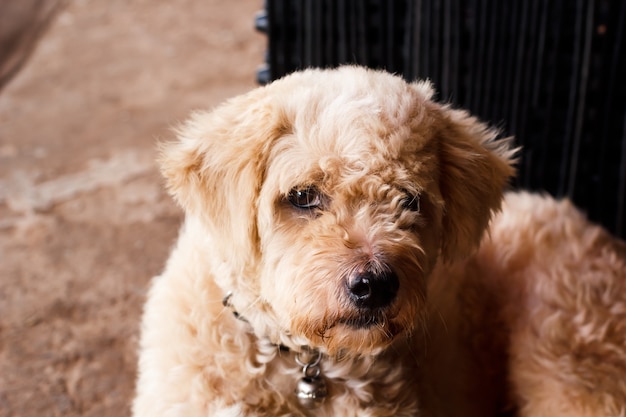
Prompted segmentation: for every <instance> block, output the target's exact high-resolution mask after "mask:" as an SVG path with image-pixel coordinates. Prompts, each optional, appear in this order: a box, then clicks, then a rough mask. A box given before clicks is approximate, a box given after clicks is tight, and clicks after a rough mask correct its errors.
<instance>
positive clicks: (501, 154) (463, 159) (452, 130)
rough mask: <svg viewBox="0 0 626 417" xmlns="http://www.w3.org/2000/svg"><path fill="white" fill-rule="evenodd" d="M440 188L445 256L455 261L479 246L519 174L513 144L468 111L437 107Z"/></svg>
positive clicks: (437, 105) (436, 122)
mask: <svg viewBox="0 0 626 417" xmlns="http://www.w3.org/2000/svg"><path fill="white" fill-rule="evenodd" d="M435 106H436V108H437V109H436V110H435V114H436V117H435V125H436V127H435V130H436V133H435V135H436V137H437V138H438V140H439V160H440V179H439V187H440V190H441V194H442V197H443V200H444V213H443V234H442V246H441V248H442V255H443V259H444V260H448V261H452V260H455V259H460V258H463V257H466V256H468V255H470V254H471V253H472V251H473V250H474V249H475V248H476V247H477V246H478V244H479V243H480V240H481V238H482V236H483V233H484V231H485V229H486V228H487V226H488V224H489V221H490V219H491V216H492V214H493V212H494V211H497V210H499V208H500V204H501V201H502V198H503V192H504V188H505V187H506V185H507V183H508V181H509V178H510V177H512V176H513V175H514V174H515V169H514V167H513V165H514V163H515V160H514V156H515V153H516V152H517V150H516V149H513V148H512V147H511V145H512V139H511V138H506V139H498V136H499V132H498V131H497V130H496V129H493V128H490V127H489V126H487V125H486V124H484V123H482V122H480V121H479V120H478V119H476V118H475V117H472V116H470V115H469V114H468V113H467V112H465V111H463V110H455V109H452V108H450V107H449V106H444V105H440V104H435Z"/></svg>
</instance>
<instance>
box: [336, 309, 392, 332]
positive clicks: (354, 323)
mask: <svg viewBox="0 0 626 417" xmlns="http://www.w3.org/2000/svg"><path fill="white" fill-rule="evenodd" d="M337 321H338V323H339V324H343V325H345V326H348V327H350V328H352V329H355V330H367V329H370V328H372V327H377V328H384V327H389V323H390V321H391V320H390V318H389V317H388V315H387V314H385V312H384V311H382V310H380V311H359V312H357V313H355V314H352V315H350V316H345V317H340V318H339V320H337Z"/></svg>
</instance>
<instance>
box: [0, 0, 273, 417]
mask: <svg viewBox="0 0 626 417" xmlns="http://www.w3.org/2000/svg"><path fill="white" fill-rule="evenodd" d="M10 1H14V2H15V1H20V0H10ZM31 2H32V1H31ZM261 8H262V1H261V0H254V1H232V0H231V1H228V0H177V1H168V0H106V1H95V0H70V1H68V2H66V4H65V5H64V7H63V8H62V9H61V10H60V11H59V12H58V13H56V15H55V18H54V19H53V20H52V21H51V24H50V26H49V27H48V30H47V31H46V32H45V34H44V35H43V37H42V38H41V40H40V42H39V43H38V45H37V47H36V49H35V50H34V52H33V54H32V55H31V56H30V59H29V60H28V61H27V62H26V64H25V65H24V66H23V67H22V69H21V71H20V72H19V73H18V74H17V76H15V77H14V78H12V80H11V81H10V82H9V83H8V84H7V85H6V86H5V87H4V89H3V90H2V91H0V416H2V417H8V416H61V415H62V416H79V415H80V416H116V417H117V416H124V415H128V414H129V403H130V400H131V398H132V396H133V391H134V378H135V371H136V364H135V362H136V346H137V340H138V329H139V318H140V313H141V308H142V304H143V301H144V296H145V292H146V288H147V285H148V283H149V280H150V278H151V276H153V275H154V274H156V273H158V272H159V271H160V270H161V268H162V267H163V264H164V262H165V259H166V258H167V253H168V251H169V249H170V247H171V245H172V244H173V242H174V239H175V236H176V232H177V229H178V226H179V223H180V220H181V213H180V211H179V209H178V208H177V207H175V206H174V204H173V203H172V202H171V200H170V199H169V197H168V196H167V195H166V194H165V193H164V192H163V189H162V182H161V179H160V177H159V174H158V172H157V169H156V166H155V163H154V159H155V143H156V141H157V140H158V139H167V138H170V137H171V133H170V128H171V127H173V126H175V125H176V124H177V123H179V122H180V121H181V120H183V119H184V118H185V116H186V115H187V114H188V113H189V112H190V111H191V110H192V109H197V108H208V107H212V106H214V105H216V104H217V103H219V102H220V101H222V100H224V99H225V98H227V97H229V96H232V95H235V94H238V93H240V92H243V91H246V90H248V89H250V88H252V87H254V86H255V70H256V68H257V65H258V64H260V63H261V61H262V60H263V52H264V49H265V43H266V39H265V37H264V36H262V35H260V34H258V33H256V32H255V31H254V29H253V16H254V14H255V12H256V11H258V10H259V9H261ZM7 19H9V20H10V16H9V17H7V15H6V13H5V15H3V16H2V19H0V23H2V21H4V22H7V21H9V20H7Z"/></svg>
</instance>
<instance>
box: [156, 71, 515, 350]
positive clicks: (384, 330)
mask: <svg viewBox="0 0 626 417" xmlns="http://www.w3.org/2000/svg"><path fill="white" fill-rule="evenodd" d="M431 96H432V91H431V88H430V85H429V84H428V83H426V82H416V83H413V84H409V83H406V82H405V81H403V80H402V79H401V78H399V77H396V76H393V75H390V74H387V73H384V72H377V71H371V70H366V69H363V68H357V67H342V68H339V69H336V70H307V71H304V72H300V73H295V74H292V75H290V76H287V77H285V78H283V79H281V80H279V81H276V82H274V83H272V84H270V85H268V86H265V87H262V88H258V89H256V90H253V91H252V92H250V93H248V94H246V95H243V96H241V97H238V98H235V99H233V100H231V101H229V102H227V103H225V104H224V105H222V106H221V107H219V108H217V109H216V110H214V111H213V112H210V113H200V114H196V115H195V116H194V117H193V118H192V119H191V120H190V121H189V122H188V123H187V124H186V125H185V126H184V127H183V128H182V129H181V130H180V132H179V140H178V141H177V142H174V143H171V144H168V145H165V146H164V149H163V153H162V160H161V163H162V169H163V173H164V175H165V177H166V178H167V182H168V186H169V189H170V190H171V192H172V194H173V195H174V196H175V198H176V199H177V200H178V202H179V203H180V204H181V205H182V206H183V207H184V208H185V210H186V212H187V215H188V216H193V217H195V218H198V219H199V220H200V223H201V224H202V227H203V228H205V229H206V234H207V236H208V237H209V238H210V240H211V241H212V242H213V247H212V248H211V252H212V253H211V254H207V256H212V257H216V259H219V261H220V262H221V266H220V273H219V274H218V275H219V276H218V277H217V278H216V279H217V281H218V283H219V285H220V286H221V287H222V289H223V290H224V292H227V291H233V293H234V294H235V296H234V303H235V305H236V307H237V309H238V310H239V311H240V313H241V314H243V315H245V316H246V318H247V319H248V320H250V322H251V323H252V326H253V327H254V328H255V331H257V332H258V333H259V334H263V335H267V336H268V337H270V338H272V339H273V340H274V341H275V342H277V343H278V342H281V343H287V344H289V343H292V344H306V345H309V346H312V347H317V348H320V349H322V350H323V351H326V352H328V353H331V354H333V353H337V352H339V351H343V352H348V353H354V354H365V353H371V352H375V351H378V350H380V349H381V348H384V347H385V346H387V345H388V344H389V343H390V342H391V341H392V340H393V339H394V338H395V337H396V336H398V335H399V334H402V333H405V332H409V331H410V330H411V329H412V328H413V327H414V326H415V324H416V322H418V320H419V318H420V315H421V314H422V313H423V312H424V305H425V298H426V283H427V280H428V276H429V273H430V271H431V269H432V268H433V266H434V264H435V262H436V261H437V260H438V258H440V257H441V258H443V260H444V261H451V260H454V259H456V258H460V257H464V256H467V255H469V254H470V253H471V252H472V250H473V249H474V248H475V247H476V246H477V245H478V243H479V241H480V239H481V236H482V234H483V232H484V230H485V228H486V226H487V224H488V222H489V220H490V217H491V213H492V211H494V210H497V209H498V208H499V205H500V201H501V197H502V191H503V188H504V187H505V185H506V183H507V181H508V178H509V177H510V176H511V175H512V174H513V168H512V167H511V158H512V154H513V151H512V150H511V149H510V147H509V141H507V140H499V141H498V140H495V139H496V136H497V132H495V131H494V130H491V129H489V128H488V127H487V126H485V125H484V124H482V123H480V122H478V121H477V120H476V119H475V118H473V117H471V116H469V115H468V114H467V113H466V112H464V111H459V110H453V109H451V108H450V107H448V106H444V105H441V104H437V103H435V102H433V101H432V100H431Z"/></svg>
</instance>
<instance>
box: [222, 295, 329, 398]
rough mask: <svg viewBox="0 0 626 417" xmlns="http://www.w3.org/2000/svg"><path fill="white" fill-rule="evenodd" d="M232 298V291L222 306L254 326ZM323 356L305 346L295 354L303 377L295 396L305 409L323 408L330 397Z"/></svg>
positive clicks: (287, 350)
mask: <svg viewBox="0 0 626 417" xmlns="http://www.w3.org/2000/svg"><path fill="white" fill-rule="evenodd" d="M232 296H233V292H232V291H229V292H228V293H226V295H225V296H224V298H223V299H222V305H223V306H224V307H227V308H230V310H231V311H232V313H233V316H235V318H236V319H237V320H240V321H242V322H244V323H247V324H248V325H249V326H252V325H251V324H250V321H249V320H248V319H246V318H245V317H243V316H242V315H241V314H239V312H237V310H236V309H235V307H234V306H233V304H232V303H231V301H230V299H231V298H232ZM273 345H274V346H276V348H277V349H279V350H281V351H283V352H289V351H290V349H289V347H287V346H285V345H282V344H280V345H275V344H273ZM322 356H323V355H322V352H320V351H319V349H315V348H311V347H309V346H303V347H302V349H301V351H299V352H295V361H296V363H297V364H298V365H299V366H301V367H302V375H303V376H302V378H300V380H299V381H298V384H297V385H296V389H295V395H296V398H297V399H298V402H299V403H300V405H302V406H303V407H305V408H309V409H313V408H317V407H319V406H321V405H322V404H323V403H324V400H325V399H326V397H327V396H328V389H327V387H326V381H325V379H324V377H323V376H322V369H321V367H320V363H321V361H322Z"/></svg>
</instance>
